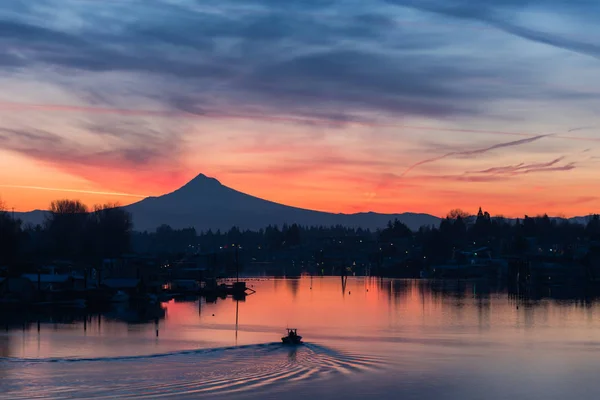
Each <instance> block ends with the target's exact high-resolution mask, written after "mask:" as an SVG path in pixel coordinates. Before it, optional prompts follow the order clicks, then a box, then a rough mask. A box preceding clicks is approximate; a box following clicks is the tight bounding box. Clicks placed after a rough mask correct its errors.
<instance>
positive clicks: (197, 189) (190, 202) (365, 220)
mask: <svg viewBox="0 0 600 400" xmlns="http://www.w3.org/2000/svg"><path fill="white" fill-rule="evenodd" d="M125 208H126V209H127V210H128V211H129V212H131V213H132V215H133V220H134V225H135V229H136V230H140V231H143V230H154V229H155V228H156V227H158V226H159V225H161V224H168V225H170V226H171V227H173V228H186V227H192V226H193V227H195V228H196V230H207V229H209V228H210V229H213V230H216V229H221V230H228V229H229V228H231V227H232V226H238V227H239V228H240V229H251V230H258V229H260V228H264V227H266V226H268V225H279V226H281V225H283V224H284V223H287V224H293V223H297V224H300V225H325V226H329V225H344V226H348V227H361V228H365V229H366V228H369V229H373V230H374V229H376V228H383V227H385V225H386V224H387V222H388V221H389V220H390V219H394V218H398V219H399V220H400V221H402V222H403V223H405V224H406V225H408V226H409V227H410V228H411V229H415V230H416V229H418V228H419V227H421V226H423V225H437V224H439V222H440V219H439V218H437V217H434V216H432V215H429V214H412V213H404V214H377V213H372V212H369V213H357V214H333V213H326V212H320V211H313V210H307V209H302V208H296V207H290V206H286V205H283V204H279V203H274V202H272V201H268V200H263V199H260V198H258V197H254V196H250V195H248V194H245V193H242V192H238V191H237V190H234V189H231V188H229V187H227V186H224V185H222V184H221V183H220V182H219V181H218V180H216V179H214V178H209V177H207V176H205V175H203V174H200V175H198V176H197V177H196V178H194V179H193V180H191V181H190V182H189V183H187V184H186V185H185V186H183V187H181V188H179V189H177V190H175V191H174V192H172V193H169V194H165V195H163V196H159V197H148V198H146V199H144V200H142V201H140V202H138V203H134V204H131V205H129V206H127V207H125Z"/></svg>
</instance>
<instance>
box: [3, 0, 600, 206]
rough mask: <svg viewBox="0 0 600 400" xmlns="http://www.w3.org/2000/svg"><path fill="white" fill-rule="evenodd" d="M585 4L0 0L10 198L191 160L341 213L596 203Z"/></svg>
mask: <svg viewBox="0 0 600 400" xmlns="http://www.w3.org/2000/svg"><path fill="white" fill-rule="evenodd" d="M598 15H600V2H597V1H596V0H480V1H477V2H473V1H468V0H369V1H368V2H366V1H358V0H346V1H344V0H339V1H334V0H303V1H294V2H292V1H281V0H4V1H2V2H0V46H1V48H2V49H3V52H2V53H1V54H0V87H1V88H2V90H1V91H0V199H1V200H2V203H3V204H4V206H5V207H6V208H8V209H11V208H13V207H14V208H15V210H17V211H26V210H32V209H46V208H47V207H48V205H49V203H50V202H51V201H52V200H54V199H58V198H72V199H80V200H82V201H83V202H85V203H87V204H89V205H93V204H97V203H106V202H111V203H112V202H118V203H120V204H129V203H132V202H135V201H139V200H140V199H141V198H143V197H145V196H149V195H152V196H156V195H160V194H163V193H167V192H171V191H173V190H175V189H176V188H178V187H180V186H182V185H183V184H185V183H186V182H187V181H189V180H190V179H192V178H193V177H195V176H196V175H198V174H200V173H203V174H206V175H208V176H212V177H215V178H217V179H218V180H220V181H221V182H222V183H223V184H225V185H227V186H230V187H233V188H235V189H237V190H240V191H242V192H246V193H249V194H252V195H255V196H258V197H262V198H265V199H268V200H272V201H277V202H281V203H284V204H289V205H294V206H298V207H304V208H311V209H317V210H324V211H331V212H347V213H350V212H361V211H376V212H386V213H387V212H389V213H396V212H425V213H430V214H433V215H438V216H443V215H445V214H446V213H447V212H448V211H449V210H450V209H453V208H462V209H464V210H466V211H469V212H473V213H475V212H476V211H477V208H478V207H479V206H482V207H483V208H484V209H486V210H488V211H489V212H490V213H491V214H493V215H498V214H502V215H505V216H513V217H514V216H522V215H524V214H528V215H537V214H541V213H544V212H547V213H549V214H552V215H560V216H575V215H586V214H589V213H593V212H598V210H599V208H600V197H599V194H600V193H599V192H600V186H599V185H598V183H599V179H598V174H597V173H595V171H596V170H597V168H598V167H599V166H600V149H599V148H598V147H599V145H600V115H599V114H598V110H600V26H598V24H597V18H598V17H597V16H598Z"/></svg>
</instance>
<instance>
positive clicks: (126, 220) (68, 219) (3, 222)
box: [0, 199, 133, 266]
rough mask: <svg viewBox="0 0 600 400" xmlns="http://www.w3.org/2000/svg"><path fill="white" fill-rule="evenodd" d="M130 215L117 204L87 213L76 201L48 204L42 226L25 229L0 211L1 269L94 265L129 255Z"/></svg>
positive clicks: (27, 226) (18, 221)
mask: <svg viewBox="0 0 600 400" xmlns="http://www.w3.org/2000/svg"><path fill="white" fill-rule="evenodd" d="M132 227H133V224H132V219H131V215H130V214H129V213H128V212H126V211H125V210H124V209H122V208H121V207H119V206H118V204H104V205H97V206H94V208H93V209H89V208H88V207H87V206H86V205H85V204H83V203H82V202H80V201H78V200H67V199H65V200H56V201H53V202H52V203H51V204H50V207H49V209H48V213H47V215H46V217H45V220H44V222H43V223H42V224H39V225H36V226H33V225H30V224H28V225H25V224H23V222H22V221H21V220H20V219H15V218H13V217H12V215H11V214H9V213H8V212H7V211H6V208H5V207H3V206H2V207H1V208H0V266H3V265H9V266H24V265H31V264H40V263H44V262H48V261H51V260H58V259H64V260H69V261H73V262H81V263H97V262H100V261H101V260H102V259H104V258H113V257H119V256H121V255H123V254H126V253H128V252H130V251H131V235H132Z"/></svg>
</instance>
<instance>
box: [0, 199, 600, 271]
mask: <svg viewBox="0 0 600 400" xmlns="http://www.w3.org/2000/svg"><path fill="white" fill-rule="evenodd" d="M48 211H49V212H48V214H47V217H46V219H45V221H44V222H43V223H42V224H40V225H37V226H32V225H24V224H23V223H22V221H20V220H18V219H14V218H13V217H12V215H11V214H10V213H8V212H7V211H6V209H5V207H3V206H2V203H0V267H1V266H3V265H18V264H36V263H37V264H39V263H43V262H50V261H52V260H60V259H64V260H69V261H72V262H81V263H88V264H92V263H97V262H100V261H101V260H102V259H105V258H116V257H120V256H122V255H124V254H128V253H137V254H145V255H154V256H168V255H172V254H180V253H190V252H199V251H200V252H206V251H208V252H210V251H215V249H219V248H223V247H225V248H226V247H228V246H233V245H235V246H242V247H249V248H252V249H261V250H268V251H278V250H285V249H294V248H299V249H302V248H305V249H306V248H309V247H310V246H313V247H315V246H321V245H323V244H324V243H325V244H326V243H327V240H330V239H332V238H353V240H347V241H345V242H344V245H345V246H347V250H348V251H356V249H357V247H356V246H355V243H357V242H358V241H361V243H363V241H364V242H365V243H372V244H373V243H374V244H375V245H373V246H372V247H373V248H374V249H380V248H381V249H383V250H381V251H385V252H386V255H394V254H395V253H394V252H395V251H396V250H395V247H393V246H388V247H386V246H384V244H385V243H390V242H392V243H393V242H402V243H404V245H405V246H409V247H410V248H411V249H415V251H413V252H411V254H412V253H418V254H419V257H425V258H426V259H427V260H428V262H430V263H435V262H445V261H447V260H448V259H449V258H451V257H453V255H454V254H455V252H456V251H457V250H461V249H466V248H468V247H473V246H475V247H478V246H479V247H481V246H486V247H489V248H491V249H492V250H493V251H494V252H496V253H498V254H499V255H502V254H504V255H522V254H525V253H527V252H528V251H530V250H532V248H531V247H532V246H533V244H534V243H535V245H536V246H551V245H560V247H561V249H562V250H561V251H562V252H563V253H565V252H567V253H568V251H569V249H572V248H574V247H575V246H576V245H577V244H578V243H582V242H589V243H597V242H600V218H599V217H598V215H593V216H590V218H589V219H588V221H587V222H586V223H585V224H581V223H575V222H571V221H569V220H566V219H557V218H550V217H549V216H548V215H542V216H536V217H529V216H525V217H524V218H519V219H516V220H511V219H506V218H503V217H501V216H495V217H492V216H491V215H490V213H488V212H486V211H483V210H482V209H481V208H480V209H479V211H478V213H477V214H476V215H471V214H469V213H466V212H464V211H462V210H459V209H456V210H452V211H451V212H449V213H448V215H447V216H446V217H445V218H443V219H442V221H441V223H440V224H439V226H428V227H422V228H421V229H419V230H418V231H416V232H413V231H411V230H410V229H409V228H408V227H407V226H406V225H405V224H403V223H402V222H400V221H399V220H394V221H390V222H389V223H388V224H387V226H385V227H382V228H381V229H377V230H376V231H370V230H365V229H360V228H350V227H344V226H330V227H325V226H302V225H299V224H290V225H288V224H286V225H283V226H281V227H278V226H267V227H265V228H264V229H260V230H258V231H249V230H241V229H239V228H238V227H232V228H230V229H229V230H227V231H220V230H216V231H213V230H208V231H204V232H197V231H196V230H195V229H194V228H187V229H173V228H171V227H170V226H168V225H162V226H160V227H158V228H157V229H156V230H155V231H153V232H134V231H133V229H132V217H131V215H130V214H129V213H128V212H127V211H126V210H124V209H123V208H121V207H119V206H118V205H117V204H105V205H101V206H95V207H94V208H92V209H88V207H86V206H85V205H84V204H83V203H81V202H80V201H77V200H57V201H53V202H52V203H51V204H50V207H49V210H48ZM339 242H340V243H341V242H342V241H339ZM332 243H333V242H332ZM335 243H337V241H335ZM365 248H366V247H365ZM310 250H314V249H312V248H311V249H310Z"/></svg>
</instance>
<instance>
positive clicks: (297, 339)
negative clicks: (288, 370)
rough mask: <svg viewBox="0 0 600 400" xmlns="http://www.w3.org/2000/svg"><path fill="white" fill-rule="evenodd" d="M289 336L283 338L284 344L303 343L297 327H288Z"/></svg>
mask: <svg viewBox="0 0 600 400" xmlns="http://www.w3.org/2000/svg"><path fill="white" fill-rule="evenodd" d="M287 332H288V333H287V336H284V337H282V338H281V341H282V342H283V344H292V345H296V344H302V336H300V335H298V332H296V329H291V328H287Z"/></svg>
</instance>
